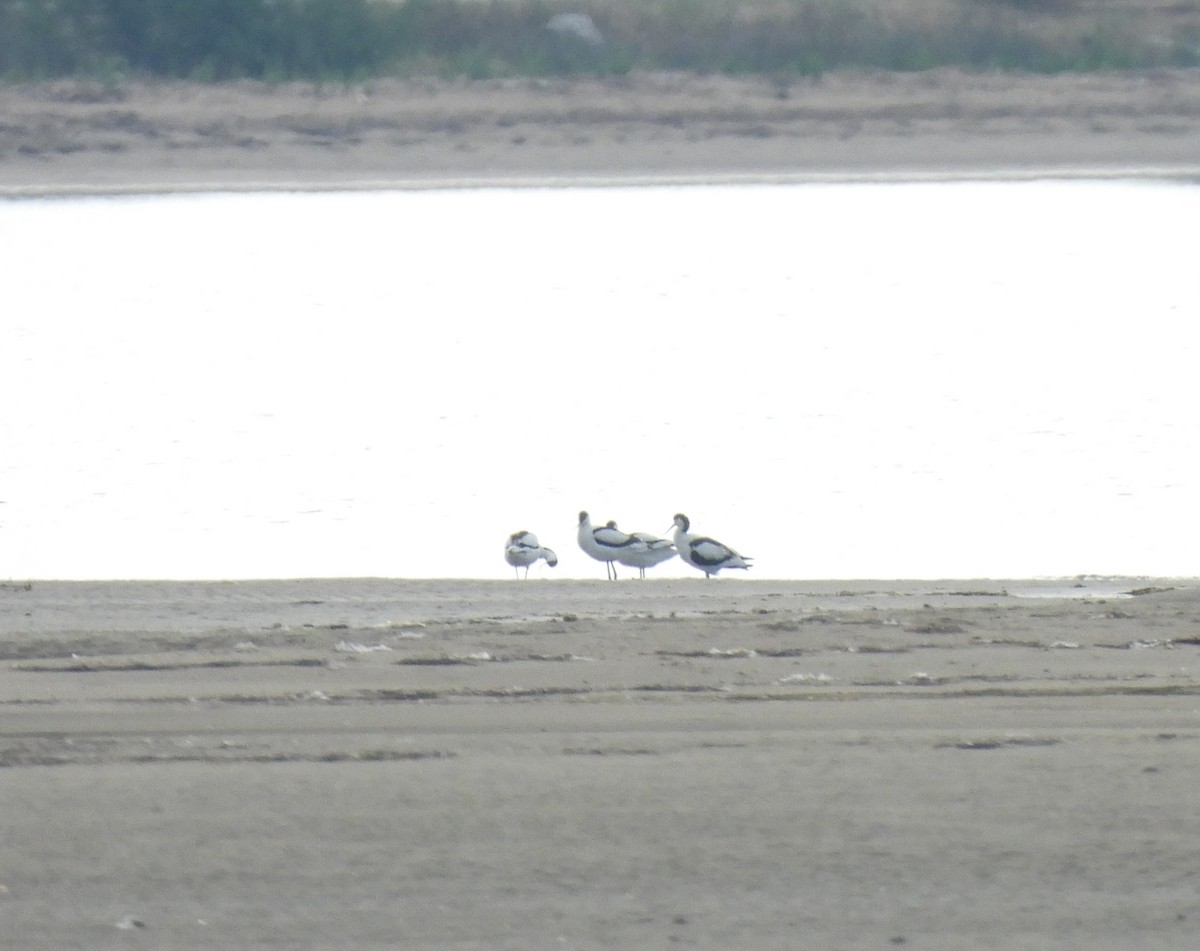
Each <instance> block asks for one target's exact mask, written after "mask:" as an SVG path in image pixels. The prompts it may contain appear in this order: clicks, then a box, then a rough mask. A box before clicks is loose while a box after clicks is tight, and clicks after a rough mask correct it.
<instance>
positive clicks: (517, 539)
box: [504, 532, 558, 578]
mask: <svg viewBox="0 0 1200 951" xmlns="http://www.w3.org/2000/svg"><path fill="white" fill-rule="evenodd" d="M539 558H544V559H545V560H546V564H548V565H549V566H550V567H551V568H553V567H554V566H555V565H557V564H558V555H556V554H554V552H553V551H551V550H550V549H549V548H543V547H542V546H541V544H540V543H539V542H538V537H537V536H536V535H535V534H533V532H513V533H512V534H511V535H509V536H508V544H506V545H505V546H504V560H505V561H507V562H508V563H509V564H510V565H512V566H513V569H514V571H515V570H516V569H518V568H524V569H525V577H526V578H528V577H529V566H530V565H532V564H533V563H534V562H536V561H537V560H538V559H539Z"/></svg>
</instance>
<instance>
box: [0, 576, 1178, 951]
mask: <svg viewBox="0 0 1200 951" xmlns="http://www.w3.org/2000/svg"><path fill="white" fill-rule="evenodd" d="M1198 651H1200V582H1198V581H1196V580H1180V579H1160V580H1156V579H1145V578H1138V579H1100V578H1082V579H1072V580H1069V581H1057V582H1050V581H1041V582H1032V581H1013V580H1010V581H994V580H988V581H977V582H930V581H909V582H902V581H872V582H862V581H860V582H840V581H828V582H805V583H801V582H755V581H752V580H743V579H720V580H717V581H711V582H706V581H704V580H703V579H700V578H697V579H689V580H677V581H646V582H636V581H628V582H624V581H623V582H617V583H606V582H600V581H596V582H554V581H531V582H517V581H510V582H475V581H431V582H419V581H396V580H385V579H378V580H345V581H265V582H239V583H233V582H211V583H202V582H196V583H180V582H97V583H86V582H50V581H34V582H31V583H28V584H25V583H9V584H6V585H5V586H4V587H3V588H2V589H0V657H2V661H3V662H2V664H0V700H2V703H3V708H2V710H3V712H2V716H0V724H2V727H0V729H2V732H3V735H2V736H0V766H3V767H4V769H3V770H0V779H2V780H3V781H2V782H0V805H2V807H3V813H4V816H5V826H4V827H5V833H4V844H5V848H4V862H3V865H2V869H0V911H2V914H0V943H3V945H4V946H5V947H11V948H25V949H42V948H44V949H56V951H60V949H66V948H87V949H108V948H126V947H154V948H158V949H185V948H186V949H197V948H214V949H215V948H230V947H237V948H264V947H288V948H332V947H343V948H385V947H387V948H395V947H406V948H459V949H463V948H478V949H484V948H489V949H490V948H512V949H518V948H520V949H525V948H541V947H545V948H551V947H553V948H600V947H621V948H634V947H637V948H646V947H666V946H681V947H704V948H756V949H760V948H780V949H782V948H796V947H819V948H828V949H842V948H846V949H850V948H876V947H877V948H885V947H895V946H905V947H913V948H940V949H952V948H953V949H960V948H964V947H972V948H976V947H977V948H985V947H986V948H1013V949H1017V948H1020V949H1029V948H1079V947H1087V948H1095V949H1114V951H1116V949H1127V948H1131V947H1153V948H1158V949H1170V948H1179V949H1184V948H1191V947H1192V946H1193V945H1194V942H1195V927H1196V921H1197V920H1198V919H1200V899H1198V898H1197V895H1196V890H1195V887H1194V881H1193V879H1194V872H1195V863H1196V845H1195V841H1194V836H1192V835H1191V834H1190V831H1189V830H1190V829H1191V828H1192V827H1193V825H1194V820H1193V814H1194V811H1195V810H1194V800H1195V788H1196V782H1197V779H1198V778H1200V776H1198V773H1197V762H1198V759H1197V756H1196V753H1197V750H1198V749H1200V703H1198V702H1197V697H1198V695H1200V662H1198V660H1197V657H1198V656H1200V655H1198V654H1197V652H1198Z"/></svg>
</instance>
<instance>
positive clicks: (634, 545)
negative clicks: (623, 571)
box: [579, 512, 646, 581]
mask: <svg viewBox="0 0 1200 951" xmlns="http://www.w3.org/2000/svg"><path fill="white" fill-rule="evenodd" d="M610 526H611V523H610V524H609V525H604V526H601V527H600V528H593V527H592V520H591V518H589V517H588V513H587V512H580V513H579V547H580V548H582V549H583V550H584V552H586V553H587V554H588V555H590V556H591V557H592V558H595V559H596V561H602V562H604V566H605V570H606V572H607V577H608V579H609V580H610V581H615V580H616V578H617V566H616V565H615V564H614V562H615V561H617V556H618V555H620V554H621V553H622V552H630V551H642V550H644V549H645V547H646V543H645V542H641V541H638V540H637V539H636V538H634V537H633V536H632V535H626V534H625V533H624V532H623V531H621V530H620V529H619V528H614V527H610Z"/></svg>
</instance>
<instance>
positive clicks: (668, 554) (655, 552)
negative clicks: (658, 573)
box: [608, 522, 675, 578]
mask: <svg viewBox="0 0 1200 951" xmlns="http://www.w3.org/2000/svg"><path fill="white" fill-rule="evenodd" d="M608 527H609V528H616V527H617V523H616V522H609V523H608ZM629 537H630V538H635V539H637V540H638V541H639V542H641V543H642V544H643V545H645V546H646V547H645V548H627V549H624V550H623V551H621V552H620V554H618V555H617V561H619V562H620V563H621V564H623V565H625V566H626V567H628V568H636V569H637V570H638V577H639V578H645V577H646V569H647V568H653V567H654V566H655V565H661V564H662V563H663V562H664V561H666V560H667V559H669V558H674V557H675V546H674V545H673V544H671V542H670V541H668V540H667V539H665V538H659V537H658V536H657V535H651V534H650V533H649V532H631V533H630V535H629Z"/></svg>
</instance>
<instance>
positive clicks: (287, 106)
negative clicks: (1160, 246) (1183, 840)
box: [0, 69, 1200, 199]
mask: <svg viewBox="0 0 1200 951" xmlns="http://www.w3.org/2000/svg"><path fill="white" fill-rule="evenodd" d="M1196 76H1197V73H1196V70H1189V69H1175V70H1155V71H1142V72H1121V73H1094V74H1086V73H1085V74H1062V75H1026V74H1010V73H969V72H964V71H960V70H952V69H937V70H929V71H925V72H919V73H869V72H865V73H864V72H859V73H855V72H847V73H836V74H830V75H827V76H825V77H822V78H821V79H820V80H819V81H811V82H804V83H796V84H794V85H792V86H790V87H788V88H781V87H780V85H779V84H778V83H776V82H774V81H772V80H771V79H770V78H769V77H762V76H758V77H754V76H748V77H731V76H705V75H689V74H680V73H646V74H640V75H631V76H626V77H621V78H619V79H616V78H608V79H600V78H580V79H571V80H566V79H564V80H555V81H543V80H536V81H535V80H528V79H504V80H478V81H464V80H446V79H431V78H422V79H380V80H376V81H372V82H367V83H362V84H358V85H347V86H345V87H339V88H337V89H331V88H327V87H319V86H313V85H308V84H301V83H293V84H284V85H268V84H265V83H252V82H238V83H218V84H202V83H188V82H166V81H157V82H154V81H135V80H130V81H128V82H125V83H122V84H120V85H119V86H116V87H112V88H109V87H97V86H96V85H95V84H88V83H86V82H83V81H75V82H69V81H60V82H47V83H31V84H23V85H14V86H0V112H2V113H3V114H4V115H5V123H4V126H3V128H0V197H2V198H10V199H17V198H58V197H90V196H128V195H172V194H198V193H215V192H228V193H247V192H271V193H279V192H350V191H381V190H387V191H394V190H438V189H456V190H463V189H480V188H489V189H491V188H503V189H510V188H511V189H530V188H541V189H546V188H566V187H582V188H602V187H641V186H645V187H675V186H678V187H690V186H711V185H718V186H720V185H742V184H762V185H785V184H786V185H790V184H843V183H844V184H858V183H900V182H903V183H908V182H979V181H1035V180H1080V179H1082V180H1094V181H1105V180H1122V179H1127V180H1139V181H1162V182H1171V183H1197V182H1200V146H1198V145H1197V143H1200V83H1197V82H1196Z"/></svg>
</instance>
